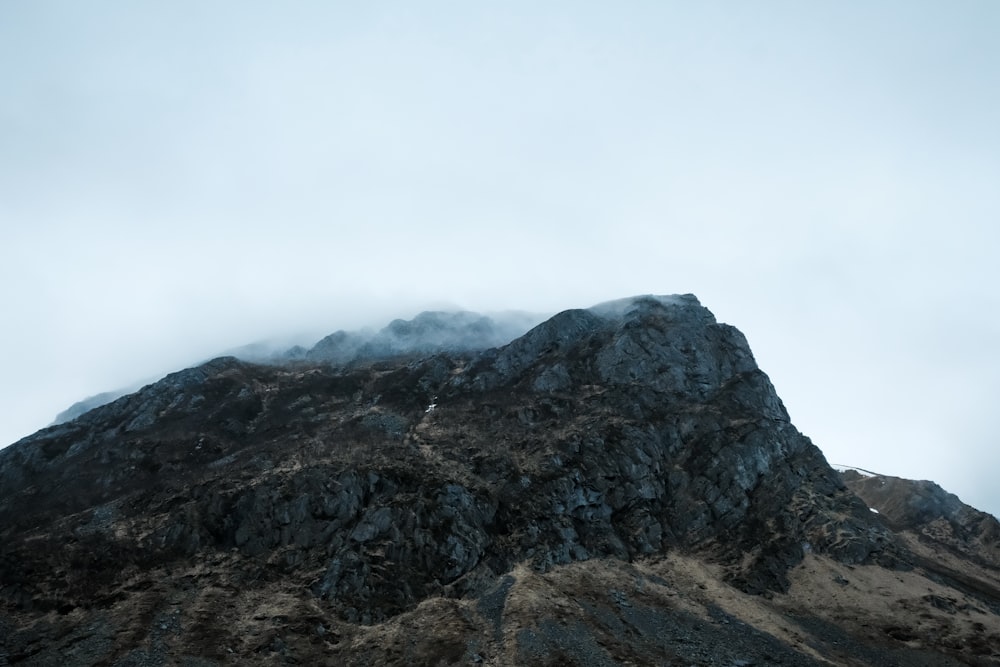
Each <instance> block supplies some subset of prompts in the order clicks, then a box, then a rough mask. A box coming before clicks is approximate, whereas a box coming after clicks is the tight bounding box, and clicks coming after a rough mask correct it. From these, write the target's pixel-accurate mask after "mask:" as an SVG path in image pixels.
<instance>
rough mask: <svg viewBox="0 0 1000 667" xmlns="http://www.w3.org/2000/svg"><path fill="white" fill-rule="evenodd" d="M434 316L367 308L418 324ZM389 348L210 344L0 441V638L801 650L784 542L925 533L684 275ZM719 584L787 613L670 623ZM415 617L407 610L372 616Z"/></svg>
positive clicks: (374, 654) (441, 657)
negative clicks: (850, 480) (664, 285)
mask: <svg viewBox="0 0 1000 667" xmlns="http://www.w3.org/2000/svg"><path fill="white" fill-rule="evenodd" d="M418 319H421V318H418ZM435 321H436V320H434V318H430V319H424V320H421V322H418V323H415V324H414V323H411V324H409V325H403V324H398V323H394V324H393V325H390V327H387V330H390V329H391V330H392V332H393V335H394V336H401V337H404V338H405V337H407V336H411V337H412V338H413V339H414V340H421V341H427V340H430V339H432V338H434V335H436V334H434V332H435V331H437V324H435ZM468 323H469V327H470V329H469V331H470V332H471V331H472V330H474V329H475V328H476V327H478V326H480V324H481V321H480V320H478V319H475V318H472V319H469V320H468ZM427 332H431V333H427ZM470 335H472V334H471V333H470ZM330 340H331V341H332V342H331V343H330V346H331V349H337V350H345V349H348V347H349V346H345V345H346V344H345V343H344V340H343V337H337V336H335V337H334V338H333V339H330ZM470 340H471V339H470ZM488 340H489V339H488ZM439 342H440V341H439ZM366 344H369V343H366ZM469 345H471V343H469ZM351 349H352V350H353V348H351ZM399 349H400V348H394V347H392V346H391V345H389V346H387V347H379V346H374V347H371V348H368V350H369V352H371V353H372V356H371V357H364V356H362V357H359V356H358V354H359V352H358V350H360V348H358V350H354V351H352V352H351V353H350V354H346V355H345V356H344V357H343V358H341V357H337V356H336V355H335V354H332V353H331V354H328V355H326V356H324V357H323V361H322V362H321V363H317V362H316V360H305V361H298V362H294V363H293V362H289V363H287V364H284V365H255V364H250V363H247V362H243V361H240V360H238V359H235V358H231V357H230V358H220V359H217V360H214V361H212V362H210V363H208V364H205V365H202V366H200V367H197V368H193V369H188V370H185V371H182V372H180V373H175V374H172V375H170V376H167V377H166V378H164V379H163V380H161V381H159V382H157V383H154V384H152V385H150V386H148V387H145V388H143V389H142V390H140V391H139V392H137V393H135V394H132V395H129V396H125V397H122V398H120V399H118V400H116V401H114V402H112V403H110V404H108V405H106V406H103V407H101V408H98V409H96V410H92V411H90V412H88V413H86V414H85V415H83V416H81V417H80V418H78V419H77V420H75V421H73V422H71V423H67V424H63V425H60V426H56V427H52V428H49V429H46V430H43V431H41V432H39V433H38V434H36V435H35V436H32V437H30V438H27V439H25V440H23V441H21V442H20V443H17V444H16V445H14V446H12V447H10V448H8V449H5V450H3V451H0V540H2V542H0V544H2V546H0V580H2V582H3V586H2V588H0V600H2V603H3V605H4V606H3V610H4V611H3V615H2V617H0V637H2V638H3V646H4V647H5V649H4V650H5V651H6V655H5V659H6V660H7V661H8V663H10V664H14V663H17V662H21V663H24V664H32V662H34V664H48V662H53V663H54V662H57V661H58V662H60V664H62V665H66V664H96V663H98V662H103V663H104V664H121V665H125V664H168V662H167V661H168V657H170V659H171V660H174V661H175V662H183V661H184V660H187V661H188V662H187V663H184V664H223V663H226V662H228V661H231V660H235V659H236V658H237V657H238V658H239V660H240V661H241V663H242V664H247V663H248V662H250V663H253V662H258V663H259V664H269V661H272V660H277V659H282V660H286V661H306V662H310V661H312V662H316V661H327V662H329V661H333V662H337V663H344V664H348V663H349V664H375V663H393V664H439V663H441V662H443V663H444V664H469V663H486V664H510V663H512V662H513V663H523V664H566V663H567V662H569V663H570V664H573V663H576V664H616V663H618V662H620V661H624V660H631V661H633V662H636V661H638V662H640V663H647V664H653V663H658V664H672V662H673V661H675V660H677V661H680V660H682V659H683V660H685V661H687V663H688V664H690V663H694V664H709V663H710V662H711V661H715V660H716V659H720V660H721V659H726V660H730V661H731V662H730V664H739V663H738V662H736V661H740V660H742V661H744V662H743V663H742V664H752V663H753V662H754V661H757V664H765V663H763V662H760V661H762V660H767V658H766V657H765V656H771V657H772V658H774V657H775V656H779V657H780V658H781V659H782V660H783V661H785V663H786V664H818V662H817V661H818V660H819V659H820V658H821V657H822V655H823V652H824V651H826V650H829V651H834V650H840V649H836V646H837V645H846V644H843V642H844V641H845V640H843V638H841V639H834V635H835V634H836V633H835V632H833V631H832V630H830V629H829V628H827V626H825V625H822V623H826V622H828V621H825V620H824V621H822V622H821V619H820V616H819V615H817V612H816V611H815V610H807V609H802V608H799V607H794V605H793V604H792V603H791V602H781V601H782V600H792V599H793V597H790V596H794V595H795V594H797V593H796V590H798V589H796V588H795V585H794V582H795V581H797V580H798V579H797V578H801V574H800V573H801V572H802V570H803V568H804V567H806V566H808V565H810V564H812V563H829V565H827V566H825V567H831V568H874V570H871V571H878V572H896V573H900V574H899V575H898V576H899V577H902V576H904V573H908V572H910V571H911V570H913V569H914V568H915V567H918V566H920V563H921V562H922V561H920V560H919V559H918V558H917V557H915V555H914V552H913V549H912V547H911V546H910V545H909V544H908V543H907V542H906V541H905V540H903V539H901V538H899V537H898V536H897V534H896V533H895V532H894V531H893V529H892V526H889V525H887V524H886V523H885V521H884V520H883V519H882V518H880V517H879V516H876V515H874V514H873V513H872V512H870V511H869V509H868V506H867V505H866V504H865V502H864V501H862V500H861V499H860V498H859V497H858V496H857V495H856V494H855V493H853V492H852V491H851V490H850V489H849V488H848V487H847V486H845V484H844V482H843V481H842V479H841V477H840V475H839V474H838V473H837V472H836V471H834V470H833V469H831V468H830V466H828V465H827V464H826V462H825V460H824V458H823V456H822V454H821V453H820V451H819V450H818V449H817V448H816V447H815V446H814V445H813V444H812V443H811V442H810V441H809V439H808V438H806V437H805V436H803V435H802V434H800V433H799V432H798V431H797V430H796V429H795V428H794V426H793V425H792V424H791V423H790V421H789V418H788V414H787V412H786V411H785V409H784V406H783V405H782V403H781V401H780V399H779V398H778V397H777V395H776V394H775V391H774V388H773V387H772V386H771V383H770V381H769V380H768V378H767V376H766V375H765V374H764V373H763V372H762V371H761V370H760V369H758V368H757V366H756V364H755V362H754V359H753V356H752V354H751V352H750V349H749V347H748V345H747V343H746V340H745V339H744V337H743V336H742V334H740V333H739V332H738V331H737V330H736V329H734V328H733V327H730V326H728V325H724V324H719V323H717V322H716V321H715V319H714V317H713V316H712V315H711V313H710V312H709V311H708V310H706V309H705V308H703V307H702V306H701V305H700V304H699V303H698V302H697V300H696V299H695V298H694V297H692V296H690V295H688V296H679V297H640V298H636V299H629V300H623V301H620V302H613V303H609V304H603V305H601V306H599V307H595V308H592V309H590V310H574V311H566V312H564V313H561V314H560V315H557V316H555V317H553V318H552V319H550V320H548V321H546V322H544V323H542V324H540V325H539V326H537V327H535V328H534V329H532V330H531V331H529V332H528V333H526V334H525V335H524V336H521V337H520V338H517V339H515V340H513V341H512V342H510V343H509V344H506V345H504V346H502V347H498V348H489V349H483V350H479V351H475V350H469V349H468V348H467V347H462V346H456V345H452V344H449V345H448V352H446V353H436V354H435V353H433V350H430V349H428V350H423V351H425V352H427V353H428V354H425V355H422V356H419V355H418V356H417V357H414V356H408V357H405V358H402V359H400V358H399V355H398V354H397V352H399ZM415 349H417V348H409V351H413V350H415ZM408 353H409V352H408ZM408 353H407V354H408ZM365 354H367V352H366V353H365ZM364 359H368V361H364ZM921 557H923V556H921ZM817 559H820V560H817ZM670 564H672V565H670ZM698 564H700V565H698ZM668 565H669V566H668ZM671 567H675V568H680V567H684V568H694V569H691V571H690V576H688V577H687V578H682V579H677V578H676V576H675V575H676V572H674V570H672V569H671ZM594 568H600V569H594ZM698 568H703V569H698ZM885 568H889V569H885ZM841 571H842V570H839V569H838V570H837V572H841ZM866 571H869V570H866ZM708 572H710V573H711V576H709V575H708V574H706V573H708ZM838 576H841V575H838ZM893 576H896V575H893ZM906 576H911V575H909V574H906ZM912 576H917V575H912ZM977 576H978V575H977ZM845 580H846V578H845ZM900 580H901V581H902V579H900ZM588 581H590V582H591V584H587V582H588ZM709 581H714V582H716V583H715V584H713V589H712V590H713V591H715V593H713V595H714V597H713V596H709V595H708V594H707V593H702V592H699V591H706V590H708V585H707V584H706V583H705V582H709ZM629 582H631V583H629ZM722 582H724V583H722ZM588 585H589V588H588ZM716 585H717V586H722V587H723V588H719V589H715V588H714V586H716ZM537 587H541V589H544V590H545V591H547V592H539V591H536V588H537ZM699 587H700V588H699ZM541 589H539V590H541ZM984 590H985V589H984ZM574 591H576V592H574ZM718 591H729V592H725V593H722V592H718ZM980 592H982V591H980ZM983 595H986V596H987V597H988V595H989V592H988V591H987V592H986V593H983ZM539 596H540V597H539ZM678 596H680V597H678ZM727 596H728V597H727ZM266 600H274V601H273V602H271V603H267V602H265V601H266ZM723 600H729V602H726V604H728V605H730V606H729V607H727V608H729V609H730V611H724V610H723V608H724V607H723V606H721V605H723ZM733 600H755V602H753V603H752V605H757V606H754V607H753V609H755V610H757V611H755V612H754V614H758V616H759V617H760V618H763V617H765V616H767V614H771V615H772V616H774V617H775V618H777V617H778V616H782V615H786V616H787V615H788V614H789V613H792V612H791V611H787V610H785V607H782V606H781V605H788V607H787V609H788V610H792V611H794V614H798V615H799V616H801V618H802V620H801V622H799V621H795V623H798V625H797V626H796V627H798V628H799V630H801V633H802V634H800V635H798V636H799V638H800V640H801V637H803V636H808V637H809V639H808V640H801V641H800V640H796V639H794V638H793V635H794V633H793V632H792V631H790V630H787V627H785V629H784V630H782V629H780V628H779V627H778V626H777V625H776V626H775V627H770V626H767V627H764V626H761V627H759V628H758V629H750V628H749V627H748V629H747V631H746V632H742V633H736V634H739V635H741V636H743V637H745V638H747V639H746V640H745V642H744V643H740V642H739V641H737V640H735V639H734V640H733V642H735V643H732V642H731V643H730V644H728V645H727V646H725V647H721V646H717V647H712V646H702V647H700V648H697V650H693V649H690V647H685V646H682V644H684V642H685V641H689V640H690V638H692V637H694V638H699V639H697V641H709V639H708V638H710V637H716V638H721V637H723V636H726V637H729V636H730V635H729V634H727V631H726V630H724V629H723V628H722V626H724V625H727V624H729V623H730V622H737V620H736V619H737V617H736V616H734V615H733V614H734V613H736V607H735V606H733V605H735V604H736V603H735V602H732V601H733ZM998 600H1000V597H998ZM730 603H732V604H730ZM268 604H270V605H271V607H268ZM746 604H751V603H746ZM553 605H555V606H553ZM268 608H269V609H270V611H267V609H268ZM567 610H569V611H570V612H571V613H570V616H565V614H566V613H567ZM783 610H784V611H783ZM794 614H793V615H794ZM799 616H796V618H798V617H799ZM570 617H572V620H571V621H570V620H567V619H569V618H570ZM754 618H758V617H757V616H753V615H751V616H747V617H745V618H742V620H739V621H738V622H739V623H754V622H757V623H758V624H760V623H762V621H760V620H759V618H758V621H754V620H753V619H754ZM768 618H770V616H768ZM274 619H282V620H277V621H275V620H274ZM421 619H422V620H421ZM560 619H562V620H560ZM730 619H731V620H730ZM788 622H792V621H788ZM567 623H569V625H567ZM810 623H813V626H810V625H809V624H810ZM414 624H416V626H419V627H421V628H422V629H421V630H420V631H416V630H413V631H414V632H420V633H430V635H431V636H432V637H433V639H432V638H430V637H428V639H427V642H429V643H426V644H425V643H421V642H423V641H424V639H423V638H419V637H418V638H412V641H409V643H407V642H403V643H397V639H396V638H397V637H400V636H402V635H399V634H398V633H404V634H405V632H406V628H408V627H410V628H414V627H415V626H414ZM786 625H787V623H786ZM981 625H983V624H982V623H981ZM808 627H814V629H813V630H809V629H808ZM820 627H822V628H826V629H824V630H819V629H815V628H820ZM834 627H838V626H834ZM970 627H971V626H970ZM992 627H993V626H987V625H983V628H984V630H983V633H984V634H983V636H985V637H989V636H990V635H989V632H991V631H992V630H991V629H990V628H992ZM656 628H660V629H659V630H656ZM669 628H674V629H673V630H669V631H668V629H669ZM964 628H965V626H962V628H960V629H959V630H961V632H966V630H965V629H964ZM959 630H956V631H955V632H956V633H959V634H956V636H962V637H964V636H965V635H961V634H960V632H959ZM658 632H659V633H664V632H666V633H667V635H669V636H674V635H670V634H669V633H670V632H676V637H675V639H676V641H673V640H671V642H673V643H671V642H666V643H664V640H663V639H662V637H661V638H659V639H658V638H657V633H658ZM859 632H860V631H859ZM968 632H974V629H972V630H968ZM628 633H632V636H633V637H634V639H635V641H631V642H630V641H629V640H628V639H627V636H628ZM754 633H756V634H754ZM782 633H784V634H782ZM998 636H1000V635H998ZM375 637H381V639H380V640H378V641H376V640H375V639H374V638H375ZM684 638H688V639H684ZM750 638H756V639H754V640H753V641H751V639H750ZM851 641H855V642H858V643H857V646H859V647H870V649H871V651H874V652H875V653H873V654H872V655H876V654H877V655H883V653H884V655H890V656H891V655H904V654H906V655H910V654H909V653H906V651H910V649H912V648H913V647H909V646H908V647H895V649H894V648H893V647H892V646H891V643H892V642H893V641H896V640H893V639H892V638H891V637H890V638H889V639H885V638H882V637H881V636H878V637H875V638H871V637H867V636H864V637H861V638H854V639H852V640H851ZM372 642H374V643H372ZM796 642H798V644H796ZM810 642H811V643H810ZM887 642H888V645H887ZM709 643H711V642H709ZM569 645H573V646H576V647H577V649H579V650H580V651H583V652H582V653H581V652H579V651H577V652H574V650H570V649H569V648H567V646H569ZM394 646H396V647H397V648H392V647H394ZM418 646H422V647H423V648H415V647H418ZM982 646H984V647H987V648H983V649H982V651H981V652H980V653H978V654H976V655H985V656H986V658H984V659H989V656H990V653H989V651H990V650H992V649H988V646H989V643H988V642H986V643H984V644H982ZM74 647H75V648H74ZM583 647H585V648H583ZM761 647H765V648H761ZM939 648H940V647H939ZM689 649H690V650H689ZM765 649H766V650H765ZM866 650H868V649H866ZM893 650H896V651H897V652H896V653H893ZM913 650H914V651H916V652H915V653H913V655H918V654H920V655H922V653H921V651H922V650H923V649H920V650H917V649H913ZM928 650H930V649H928ZM73 651H76V653H75V654H74V653H73ZM880 651H881V652H882V653H879V652H880ZM900 651H902V652H900ZM942 651H943V652H942ZM983 651H985V652H983ZM961 654H962V651H961V648H958V649H955V648H954V647H950V648H949V647H944V648H943V649H941V651H939V650H938V649H933V650H931V653H928V655H933V656H937V657H938V658H940V659H941V660H945V662H938V663H934V664H958V663H949V662H947V660H953V659H954V656H955V655H961ZM0 655H3V654H0ZM56 656H61V657H59V658H58V659H57V658H56ZM66 656H70V657H69V658H67V657H66ZM74 656H75V657H74ZM183 656H187V658H184V657H183ZM196 656H197V659H198V660H200V661H201V662H197V661H195V657H196ZM942 656H944V657H942ZM182 658H183V659H182ZM584 658H585V659H584ZM143 661H145V662H143ZM0 664H3V663H2V661H0ZM170 664H173V663H170ZM859 664H895V663H892V662H888V663H881V662H871V661H869V662H861V663H859ZM910 664H919V663H910ZM928 664H931V663H928Z"/></svg>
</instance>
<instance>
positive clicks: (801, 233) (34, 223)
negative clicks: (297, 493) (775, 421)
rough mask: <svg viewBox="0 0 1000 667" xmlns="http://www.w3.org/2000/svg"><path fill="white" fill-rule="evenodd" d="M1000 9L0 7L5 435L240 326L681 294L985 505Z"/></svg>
mask: <svg viewBox="0 0 1000 667" xmlns="http://www.w3.org/2000/svg"><path fill="white" fill-rule="evenodd" d="M998 29H1000V5H997V4H996V3H994V2H991V1H988V0H983V1H980V2H977V1H974V0H970V1H968V2H964V3H962V4H960V5H954V4H952V5H949V4H948V3H932V2H918V1H917V2H915V1H905V2H904V1H902V0H899V1H892V0H890V1H886V2H881V3H877V4H876V5H873V4H872V3H867V2H860V1H856V2H851V1H849V2H838V3H822V4H821V3H793V2H778V1H772V2H768V1H765V2H761V3H753V5H752V6H751V5H747V4H746V3H737V2H704V3H679V2H676V3H675V2H656V3H652V2H627V3H620V4H616V5H614V6H612V5H609V4H607V3H587V2H572V3H570V2H553V3H545V4H544V5H540V4H539V3H526V2H524V3H520V2H514V3H504V4H503V5H497V6H487V5H485V4H483V3H447V2H424V3H395V2H385V3H366V4H364V5H361V6H358V7H356V8H348V7H346V6H342V5H339V4H336V3H322V2H318V1H306V0H301V1H298V2H293V3H286V4H283V5H281V6H278V5H274V4H272V3H258V2H240V3H236V2H229V1H223V2H215V3H198V2H173V3H169V4H168V5H159V4H152V3H141V4H136V3H128V2H124V0H98V1H97V2H90V3H79V2H71V1H69V0H62V1H49V0H33V1H32V2H17V3H15V2H8V3H3V4H2V5H0V81H3V82H4V85H3V86H0V307H2V312H3V326H2V327H0V330H2V333H0V354H2V355H3V356H2V367H3V374H2V376H0V441H2V442H4V443H9V442H13V441H14V440H17V439H18V438H20V437H23V436H25V435H28V434H29V433H31V432H33V431H34V430H36V429H38V428H41V427H43V426H45V425H46V424H48V423H49V422H50V421H51V420H52V419H53V418H54V417H55V415H56V414H57V413H58V412H60V411H61V410H63V409H65V408H67V407H68V406H69V405H71V404H72V403H74V402H75V401H78V400H80V399H82V398H84V397H86V396H90V395H93V394H96V393H99V392H102V391H108V390H113V389H116V388H119V387H126V386H130V385H132V384H134V383H137V382H143V381H149V380H153V379H156V378H157V377H159V376H161V375H162V374H164V373H166V372H169V371H172V370H176V369H178V368H181V367H184V366H187V365H190V364H193V363H197V362H198V361H200V360H203V359H206V358H209V357H211V356H214V355H216V354H219V353H222V352H224V351H227V350H231V349H233V348H235V347H239V346H242V345H246V344H249V343H254V342H256V341H268V340H279V341H281V342H282V343H284V342H289V343H301V344H313V343H315V342H316V341H318V340H319V339H320V338H322V337H323V336H325V335H327V334H329V333H331V332H333V331H336V330H338V329H355V328H360V327H364V326H370V327H375V328H379V327H381V326H384V325H385V324H387V323H388V322H389V321H391V320H392V319H394V318H397V317H403V318H409V317H412V316H414V315H416V314H417V313H418V312H420V311H422V310H428V309H435V310H449V309H461V308H464V309H469V310H474V311H478V312H495V311H504V310H519V311H528V312H534V313H546V312H557V311H559V310H563V309H566V308H577V307H588V306H592V305H594V304H597V303H600V302H604V301H609V300H613V299H617V298H621V297H626V296H630V295H635V294H648V293H655V294H672V293H678V294H679V293H694V294H696V295H697V296H698V298H699V299H700V300H701V302H702V303H703V304H704V305H705V306H706V307H708V308H709V309H710V310H712V311H713V312H714V313H715V315H716V317H717V318H718V319H719V320H720V321H723V322H728V323H730V324H733V325H735V326H737V327H738V328H739V329H740V330H741V331H743V332H744V333H745V334H746V336H747V338H748V340H749V342H750V345H751V347H752V349H753V351H754V353H755V356H756V358H757V361H758V363H759V364H760V366H761V367H762V368H763V369H764V370H765V371H766V372H767V373H768V374H769V375H770V377H771V379H772V380H773V382H774V384H775V386H776V388H777V390H778V393H779V395H780V396H781V397H782V399H783V400H784V402H785V404H786V406H787V407H788V409H789V412H790V414H791V416H792V419H793V421H794V423H795V424H796V426H798V428H799V429H800V430H802V431H803V432H804V433H805V434H806V435H808V436H810V437H811V438H812V439H813V440H814V442H815V443H816V444H817V445H818V446H820V448H821V449H823V451H824V453H825V454H826V455H827V458H828V459H829V460H830V461H832V462H835V463H841V464H846V465H853V466H860V467H863V468H866V469H870V470H875V471H878V472H884V473H893V474H898V475H901V476H906V477H915V478H929V479H934V480H936V481H938V482H939V483H941V484H942V485H943V486H945V488H947V489H949V490H951V491H954V492H956V493H958V494H959V495H960V496H961V497H962V498H963V499H964V500H966V501H967V502H971V503H972V504H974V505H977V506H979V507H981V508H983V509H988V510H990V511H992V512H994V513H1000V495H998V493H997V491H995V484H994V482H993V480H992V478H993V477H994V476H995V475H996V473H997V472H998V470H1000V452H998V448H997V447H996V446H995V445H996V442H995V441H996V434H997V432H998V429H997V427H998V424H997V423H996V422H997V421H998V420H1000V416H998V415H1000V413H998V412H997V411H996V410H995V408H994V404H995V403H996V399H997V397H998V396H1000V386H998V384H1000V360H998V357H997V355H996V353H995V348H996V342H997V338H998V333H1000V308H998V305H1000V304H998V300H1000V297H998V292H997V290H996V285H998V284H1000V275H998V274H1000V269H998V268H997V262H996V261H995V254H996V248H997V247H998V241H1000V238H998V236H1000V226H998V225H997V224H996V221H997V220H998V219H1000V215H998V214H1000V192H998V190H997V188H996V183H998V182H1000V124H998V123H997V122H996V119H997V118H1000V80H998V79H1000V44H998V42H997V40H996V39H995V36H996V34H997V31H998Z"/></svg>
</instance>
